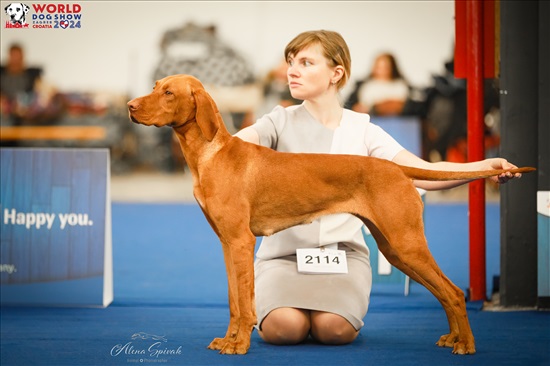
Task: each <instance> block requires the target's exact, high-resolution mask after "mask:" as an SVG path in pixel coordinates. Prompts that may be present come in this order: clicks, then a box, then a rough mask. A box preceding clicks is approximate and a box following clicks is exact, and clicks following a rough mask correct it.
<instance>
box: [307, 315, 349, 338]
mask: <svg viewBox="0 0 550 366" xmlns="http://www.w3.org/2000/svg"><path fill="white" fill-rule="evenodd" d="M311 335H312V337H313V338H315V340H317V341H318V342H321V343H324V344H333V345H341V344H348V343H351V342H353V341H354V340H355V338H357V336H358V335H359V331H358V330H356V329H355V328H354V327H353V325H351V323H350V322H349V321H347V320H346V319H345V318H344V317H342V316H340V315H337V314H333V313H327V312H319V311H312V312H311Z"/></svg>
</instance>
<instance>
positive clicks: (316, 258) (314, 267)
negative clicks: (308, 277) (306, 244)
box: [296, 248, 348, 274]
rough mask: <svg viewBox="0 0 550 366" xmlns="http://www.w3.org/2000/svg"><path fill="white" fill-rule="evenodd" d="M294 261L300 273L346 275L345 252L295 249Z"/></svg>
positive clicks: (322, 249)
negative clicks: (295, 260)
mask: <svg viewBox="0 0 550 366" xmlns="http://www.w3.org/2000/svg"><path fill="white" fill-rule="evenodd" d="M296 259H297V263H298V272H300V273H307V274H324V273H348V261H347V258H346V251H345V250H338V249H327V248H301V249H296Z"/></svg>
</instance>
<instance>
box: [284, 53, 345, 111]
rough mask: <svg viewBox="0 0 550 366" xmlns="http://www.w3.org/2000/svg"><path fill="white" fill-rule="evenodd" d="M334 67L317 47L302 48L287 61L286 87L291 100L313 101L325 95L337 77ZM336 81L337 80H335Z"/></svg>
mask: <svg viewBox="0 0 550 366" xmlns="http://www.w3.org/2000/svg"><path fill="white" fill-rule="evenodd" d="M335 70H336V67H331V66H329V64H328V61H327V59H326V58H325V56H323V54H322V52H321V47H320V46H319V45H312V46H309V47H307V48H304V49H303V50H301V51H300V52H298V53H297V54H296V55H290V56H289V59H288V70H287V77H288V85H289V88H290V93H291V94H292V97H293V98H296V99H300V100H308V99H314V98H316V97H318V96H320V95H322V94H324V93H326V92H327V91H328V90H329V88H330V84H331V82H332V81H335V80H334V79H335V78H336V77H337V74H336V71H335ZM336 81H337V80H336Z"/></svg>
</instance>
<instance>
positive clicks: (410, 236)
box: [128, 75, 534, 354]
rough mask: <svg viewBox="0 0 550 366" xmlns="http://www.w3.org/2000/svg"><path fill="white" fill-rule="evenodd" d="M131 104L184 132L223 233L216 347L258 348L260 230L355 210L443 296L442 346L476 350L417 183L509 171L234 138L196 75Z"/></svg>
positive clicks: (384, 247)
mask: <svg viewBox="0 0 550 366" xmlns="http://www.w3.org/2000/svg"><path fill="white" fill-rule="evenodd" d="M128 109H129V114H130V118H131V120H132V121H134V122H136V123H141V124H144V125H147V126H151V125H153V126H157V127H162V126H170V127H172V128H173V129H174V131H175V132H176V134H177V136H178V139H179V142H180V145H181V148H182V151H183V154H184V156H185V159H186V162H187V164H188V166H189V169H190V170H191V173H192V174H193V182H194V191H193V192H194V195H195V197H196V199H197V201H198V203H199V205H200V206H201V208H202V210H203V212H204V215H205V216H206V218H207V219H208V222H209V223H210V225H211V226H212V228H213V229H214V231H215V232H216V234H217V235H218V237H219V238H220V241H221V244H222V247H223V252H224V258H225V265H226V271H227V277H228V282H229V312H230V321H229V327H228V329H227V333H226V334H225V337H224V338H216V339H214V340H213V341H212V343H210V345H209V346H208V348H211V349H216V350H220V352H221V353H226V354H244V353H246V352H247V350H248V348H249V346H250V335H251V332H252V329H253V326H254V325H255V324H256V311H255V304H254V273H253V271H254V266H253V262H254V246H255V243H256V239H255V237H256V236H264V235H271V234H273V233H275V232H278V231H280V230H283V229H286V228H288V227H291V226H294V225H298V224H304V223H309V222H311V221H312V220H314V219H316V218H318V217H319V216H322V215H327V214H333V213H342V212H345V213H351V214H353V215H355V216H357V217H358V218H360V219H361V220H362V221H363V222H364V223H365V225H366V226H367V227H368V228H369V230H370V231H371V233H372V235H373V236H374V238H375V239H376V242H377V244H378V247H379V248H380V250H381V252H382V253H383V254H384V256H385V257H386V258H387V259H388V260H389V261H390V262H391V263H392V264H393V265H394V266H395V267H397V268H399V269H400V270H401V271H403V272H404V273H405V274H407V275H408V276H410V277H411V278H412V279H413V280H415V281H417V282H418V283H421V284H422V285H424V286H425V287H426V288H427V289H428V290H430V291H431V292H432V293H433V294H434V296H435V297H436V298H437V299H438V300H439V302H440V303H441V305H442V306H443V308H444V309H445V312H446V314H447V318H448V321H449V328H450V333H449V334H446V335H443V336H442V337H441V338H440V339H439V341H438V342H437V345H438V346H446V347H453V353H459V354H472V353H475V345H474V337H473V335H472V331H471V329H470V325H469V322H468V316H467V313H466V306H465V300H464V294H463V293H462V291H461V290H460V289H459V288H458V287H456V286H455V285H454V284H453V283H452V282H451V281H450V280H449V279H448V278H447V277H446V276H445V275H444V274H443V273H442V272H441V270H440V269H439V268H438V266H437V264H436V263H435V261H434V259H433V258H432V256H431V254H430V251H429V250H428V245H427V242H426V238H425V237H424V227H423V222H422V209H423V205H422V201H421V199H420V197H419V195H418V193H417V191H416V189H415V187H414V185H413V183H412V180H413V179H421V180H455V179H477V178H485V177H489V176H493V175H498V174H501V173H504V172H505V171H504V170H490V171H481V172H438V171H431V170H421V169H415V168H409V167H403V166H399V165H396V164H394V163H392V162H390V161H386V160H380V159H376V158H370V157H363V156H353V155H328V154H291V153H281V152H276V151H273V150H271V149H268V148H265V147H262V146H258V145H254V144H250V143H247V142H244V141H242V140H241V139H239V138H237V137H233V136H231V135H230V134H229V133H228V132H227V130H226V128H225V126H224V123H223V120H222V118H221V116H220V114H219V112H218V109H217V107H216V105H215V103H214V101H213V100H212V99H211V98H210V96H209V95H208V93H206V92H205V90H204V88H203V86H202V84H201V83H200V82H199V81H198V80H197V79H195V78H193V77H191V76H188V75H174V76H169V77H166V78H164V79H162V80H159V81H157V83H156V84H155V87H154V89H153V92H152V93H151V94H149V95H146V96H143V97H141V98H136V99H134V100H132V101H130V102H128ZM532 170H534V168H521V169H514V170H510V172H512V173H519V172H528V171H532ZM390 183H391V184H390ZM380 207H383V208H384V209H380Z"/></svg>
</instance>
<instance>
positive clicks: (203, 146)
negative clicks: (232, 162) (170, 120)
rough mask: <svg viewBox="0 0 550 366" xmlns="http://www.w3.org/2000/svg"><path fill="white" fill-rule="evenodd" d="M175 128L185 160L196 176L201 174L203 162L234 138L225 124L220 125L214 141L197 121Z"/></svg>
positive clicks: (203, 166)
mask: <svg viewBox="0 0 550 366" xmlns="http://www.w3.org/2000/svg"><path fill="white" fill-rule="evenodd" d="M173 129H174V132H175V133H176V135H177V137H178V141H179V143H180V147H181V150H182V152H183V156H184V157H185V162H186V164H187V166H188V167H189V169H190V170H191V173H192V174H193V176H195V177H198V176H200V174H201V170H202V169H203V168H205V164H203V162H206V161H208V160H209V159H211V158H212V156H213V155H215V154H216V153H217V152H218V151H219V150H220V149H221V148H222V147H223V146H224V145H225V144H226V142H227V140H229V139H231V138H232V136H231V135H230V134H229V132H228V131H227V129H226V128H225V126H219V128H218V131H217V133H216V135H215V136H214V138H213V139H212V141H208V139H206V138H205V137H204V135H203V134H202V132H201V130H200V128H199V126H198V125H197V123H196V122H195V121H191V122H190V123H186V124H184V125H182V126H179V127H173Z"/></svg>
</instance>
